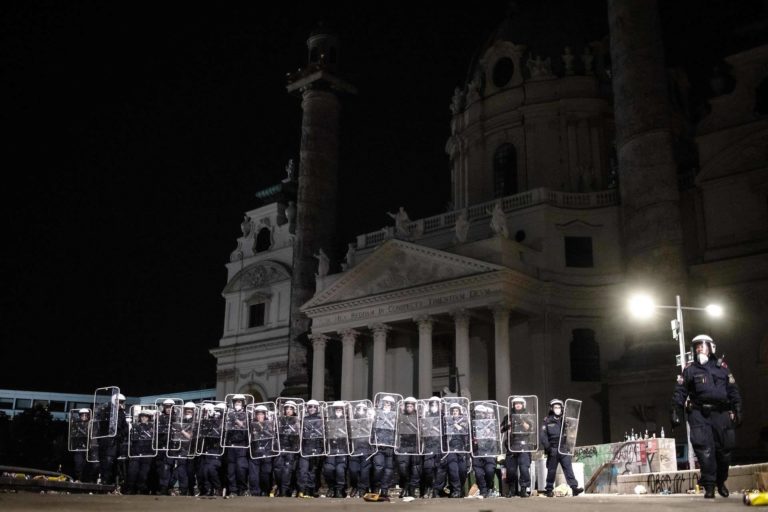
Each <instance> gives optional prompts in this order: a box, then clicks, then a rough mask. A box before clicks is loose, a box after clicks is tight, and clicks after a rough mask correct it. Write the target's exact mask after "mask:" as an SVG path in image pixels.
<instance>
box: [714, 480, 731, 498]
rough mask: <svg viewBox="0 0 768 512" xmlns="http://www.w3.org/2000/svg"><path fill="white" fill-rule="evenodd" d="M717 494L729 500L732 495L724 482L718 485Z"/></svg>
mask: <svg viewBox="0 0 768 512" xmlns="http://www.w3.org/2000/svg"><path fill="white" fill-rule="evenodd" d="M717 492H718V494H720V496H722V497H723V498H727V497H728V496H729V495H730V494H731V493H730V492H729V491H728V488H727V487H726V486H725V482H723V483H722V484H717Z"/></svg>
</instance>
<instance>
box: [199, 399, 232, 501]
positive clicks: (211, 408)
mask: <svg viewBox="0 0 768 512" xmlns="http://www.w3.org/2000/svg"><path fill="white" fill-rule="evenodd" d="M226 409H227V406H226V404H223V403H219V404H216V405H213V404H210V403H207V404H204V405H203V411H202V417H201V419H200V434H199V437H198V440H197V442H198V453H199V454H200V461H199V462H200V464H199V466H198V469H197V485H198V488H199V492H200V494H201V495H207V496H219V495H220V493H221V478H220V477H219V471H220V469H221V455H222V452H223V451H224V449H223V448H222V446H221V438H222V426H223V424H224V420H223V415H224V413H225V412H226Z"/></svg>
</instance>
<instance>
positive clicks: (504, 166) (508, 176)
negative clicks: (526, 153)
mask: <svg viewBox="0 0 768 512" xmlns="http://www.w3.org/2000/svg"><path fill="white" fill-rule="evenodd" d="M512 194H517V151H515V146H513V145H512V144H502V145H501V146H499V147H498V148H496V153H495V154H494V155H493V197H504V196H509V195H512Z"/></svg>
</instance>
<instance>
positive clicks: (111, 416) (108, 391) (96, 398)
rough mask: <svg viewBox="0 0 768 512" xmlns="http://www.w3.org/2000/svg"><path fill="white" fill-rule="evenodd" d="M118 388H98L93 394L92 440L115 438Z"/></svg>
mask: <svg viewBox="0 0 768 512" xmlns="http://www.w3.org/2000/svg"><path fill="white" fill-rule="evenodd" d="M119 395H120V388H118V387H117V386H107V387H104V388H98V389H96V391H95V392H94V393H93V416H92V417H91V418H92V421H93V424H94V426H93V429H92V430H91V436H92V438H93V439H101V438H102V437H115V436H116V435H117V418H118V409H119V404H118V396H119Z"/></svg>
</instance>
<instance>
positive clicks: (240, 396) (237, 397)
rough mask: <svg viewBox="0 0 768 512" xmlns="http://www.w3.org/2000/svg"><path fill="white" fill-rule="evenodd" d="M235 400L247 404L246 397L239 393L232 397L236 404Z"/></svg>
mask: <svg viewBox="0 0 768 512" xmlns="http://www.w3.org/2000/svg"><path fill="white" fill-rule="evenodd" d="M235 400H242V401H243V402H245V395H242V394H240V393H238V394H236V395H235V396H233V397H232V401H233V402H234V401H235Z"/></svg>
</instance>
